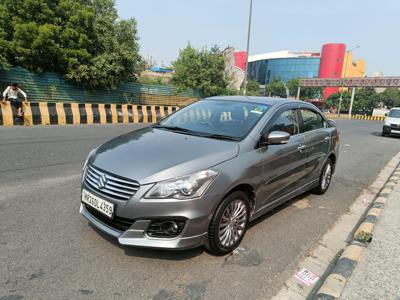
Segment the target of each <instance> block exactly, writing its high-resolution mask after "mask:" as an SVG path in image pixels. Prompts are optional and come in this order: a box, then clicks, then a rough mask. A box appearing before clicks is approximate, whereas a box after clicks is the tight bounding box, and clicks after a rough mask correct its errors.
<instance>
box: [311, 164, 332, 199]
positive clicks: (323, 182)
mask: <svg viewBox="0 0 400 300" xmlns="http://www.w3.org/2000/svg"><path fill="white" fill-rule="evenodd" d="M334 167H335V166H334V165H333V162H332V160H331V159H330V158H328V160H327V161H326V163H325V165H324V167H323V168H322V170H321V174H320V175H319V181H318V186H317V187H315V188H314V189H313V190H312V192H313V193H314V194H317V195H323V194H325V192H326V191H327V190H328V188H329V185H330V184H331V181H332V175H333V170H334Z"/></svg>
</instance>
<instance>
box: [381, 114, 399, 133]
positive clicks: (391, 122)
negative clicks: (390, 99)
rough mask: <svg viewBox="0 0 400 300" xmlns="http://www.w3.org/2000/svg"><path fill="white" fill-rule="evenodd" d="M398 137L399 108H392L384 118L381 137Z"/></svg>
mask: <svg viewBox="0 0 400 300" xmlns="http://www.w3.org/2000/svg"><path fill="white" fill-rule="evenodd" d="M392 134H393V135H400V107H394V108H392V109H391V110H390V111H389V113H388V114H387V116H386V118H385V124H384V125H383V128H382V136H387V135H392Z"/></svg>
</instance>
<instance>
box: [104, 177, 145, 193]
mask: <svg viewBox="0 0 400 300" xmlns="http://www.w3.org/2000/svg"><path fill="white" fill-rule="evenodd" d="M107 185H112V186H115V187H119V188H122V189H124V190H131V191H134V192H136V191H137V190H138V187H139V186H137V187H128V186H124V185H122V184H119V183H116V182H113V181H111V180H109V181H108V182H107Z"/></svg>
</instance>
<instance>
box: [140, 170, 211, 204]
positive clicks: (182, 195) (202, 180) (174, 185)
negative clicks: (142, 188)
mask: <svg viewBox="0 0 400 300" xmlns="http://www.w3.org/2000/svg"><path fill="white" fill-rule="evenodd" d="M217 175H218V173H217V172H215V171H212V170H206V171H201V172H198V173H195V174H192V175H188V176H185V177H180V178H174V179H171V180H166V181H161V182H158V183H156V185H154V186H153V187H152V188H151V189H150V190H149V191H148V192H147V194H146V196H145V198H147V199H165V198H173V199H180V200H185V199H193V198H197V197H200V196H201V195H203V193H204V192H205V191H206V189H207V188H208V186H209V185H210V183H211V182H212V181H213V180H214V178H215V177H217Z"/></svg>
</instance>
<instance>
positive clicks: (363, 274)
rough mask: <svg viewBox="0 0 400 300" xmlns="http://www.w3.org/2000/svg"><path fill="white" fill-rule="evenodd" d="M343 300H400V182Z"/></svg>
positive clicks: (390, 198)
mask: <svg viewBox="0 0 400 300" xmlns="http://www.w3.org/2000/svg"><path fill="white" fill-rule="evenodd" d="M340 299H346V300H350V299H351V300H353V299H385V300H391V299H395V300H400V184H397V185H396V187H395V188H394V190H393V192H392V193H391V194H390V196H389V198H388V200H387V202H386V205H385V208H384V210H383V212H382V215H381V216H380V217H379V218H378V221H377V223H376V225H375V230H374V235H373V239H372V242H371V244H370V245H369V246H368V247H367V248H366V249H365V252H364V254H363V256H362V258H361V260H360V261H359V263H358V264H357V265H356V267H355V268H354V270H353V272H352V275H351V277H350V278H349V279H348V281H347V284H346V287H345V289H344V291H343V293H342V295H341V297H340Z"/></svg>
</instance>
